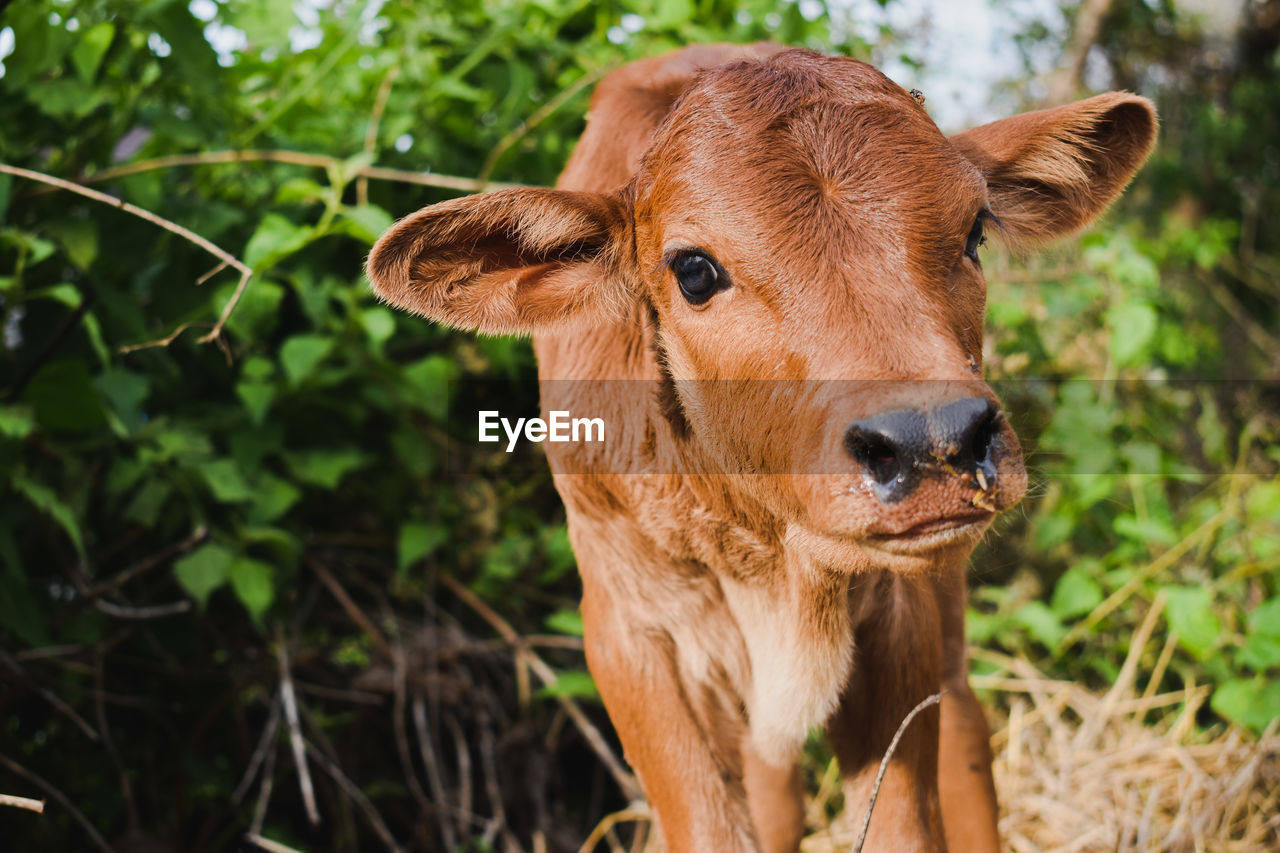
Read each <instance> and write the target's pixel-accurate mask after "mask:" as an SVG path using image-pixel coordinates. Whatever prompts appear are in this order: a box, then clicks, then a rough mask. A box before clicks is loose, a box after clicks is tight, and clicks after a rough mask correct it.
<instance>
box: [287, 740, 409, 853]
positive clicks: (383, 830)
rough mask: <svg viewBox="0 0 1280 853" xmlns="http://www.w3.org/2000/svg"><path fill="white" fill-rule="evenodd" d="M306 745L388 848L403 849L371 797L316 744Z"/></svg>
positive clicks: (321, 767) (307, 743)
mask: <svg viewBox="0 0 1280 853" xmlns="http://www.w3.org/2000/svg"><path fill="white" fill-rule="evenodd" d="M306 747H307V752H309V753H310V754H311V757H312V758H313V759H315V762H316V763H317V764H319V765H320V769H322V770H324V772H326V773H328V774H329V777H330V778H331V779H333V781H335V782H337V783H338V787H340V788H342V790H343V791H345V792H346V794H347V796H348V797H350V798H351V799H352V800H354V801H355V803H356V805H358V806H359V807H360V810H361V811H362V812H364V816H365V817H366V818H367V819H368V821H369V825H370V826H371V827H372V828H373V831H374V832H376V833H377V834H378V837H379V838H381V839H382V842H383V843H384V844H386V845H387V849H389V850H394V851H397V853H399V851H401V850H403V849H404V848H403V847H401V846H400V844H399V842H397V841H396V839H395V836H393V835H392V834H391V830H390V829H388V828H387V824H386V821H384V820H383V819H382V815H380V814H378V810H377V809H376V808H374V807H373V803H371V802H369V798H368V797H366V796H365V794H364V792H363V791H361V790H360V788H359V787H357V786H356V784H355V783H354V782H352V781H351V780H350V779H348V778H347V776H346V774H345V773H343V772H342V770H341V769H340V768H339V767H338V765H336V764H334V763H333V762H332V761H330V760H329V758H328V756H326V755H325V754H324V753H323V752H321V751H320V750H319V749H318V748H317V747H316V745H315V744H313V743H311V742H310V741H306Z"/></svg>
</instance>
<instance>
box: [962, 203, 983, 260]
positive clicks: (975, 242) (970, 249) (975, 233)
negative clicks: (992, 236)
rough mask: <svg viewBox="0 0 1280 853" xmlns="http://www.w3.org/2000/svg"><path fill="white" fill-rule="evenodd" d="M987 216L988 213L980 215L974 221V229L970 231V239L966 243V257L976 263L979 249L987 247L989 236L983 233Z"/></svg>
mask: <svg viewBox="0 0 1280 853" xmlns="http://www.w3.org/2000/svg"><path fill="white" fill-rule="evenodd" d="M986 216H987V214H986V211H983V212H982V213H979V214H978V218H977V219H975V220H973V227H972V228H970V229H969V237H968V239H966V240H965V241H964V255H965V257H966V258H968V259H969V260H971V261H973V262H974V263H977V262H978V249H979V248H981V247H982V246H985V245H987V235H985V234H983V233H982V221H983V220H984V219H985V218H986Z"/></svg>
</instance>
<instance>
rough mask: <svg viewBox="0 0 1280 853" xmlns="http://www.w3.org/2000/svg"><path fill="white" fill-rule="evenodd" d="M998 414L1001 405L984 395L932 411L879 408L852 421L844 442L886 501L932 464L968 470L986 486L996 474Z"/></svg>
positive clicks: (912, 485) (905, 490) (901, 494)
mask: <svg viewBox="0 0 1280 853" xmlns="http://www.w3.org/2000/svg"><path fill="white" fill-rule="evenodd" d="M998 419H999V413H998V412H997V411H996V407H995V406H994V405H992V403H991V402H990V401H989V400H987V399H986V398H984V397H969V398H966V399H964V400H957V401H956V402H954V403H948V404H947V405H945V406H943V407H942V408H940V409H934V410H932V411H929V412H921V411H917V410H915V409H898V410H895V411H891V412H880V413H879V414H875V415H872V416H870V417H867V418H862V419H861V420H856V421H854V422H853V423H851V424H850V425H849V429H848V430H847V431H846V432H845V436H844V446H845V449H846V450H848V451H849V455H850V456H852V457H853V458H854V460H855V461H856V462H857V463H858V464H859V465H861V466H862V467H863V469H864V470H865V471H866V473H867V476H868V478H870V480H871V486H872V489H873V490H874V491H875V493H876V495H877V496H878V497H879V498H880V500H882V501H885V502H890V503H891V502H893V501H899V500H902V499H903V498H905V497H906V496H907V495H909V494H911V492H912V490H913V489H915V487H916V484H917V483H919V482H920V477H921V475H922V474H923V473H924V472H925V471H928V470H931V469H936V470H941V471H953V472H956V473H962V474H969V475H971V476H972V477H973V478H974V481H975V482H976V483H977V484H978V485H979V486H980V487H981V488H983V489H985V488H986V486H987V484H988V483H994V482H995V479H996V466H995V463H994V462H993V461H992V459H991V440H992V438H993V437H994V436H995V433H996V430H997V429H998V426H999V424H998Z"/></svg>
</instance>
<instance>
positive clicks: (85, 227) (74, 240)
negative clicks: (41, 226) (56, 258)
mask: <svg viewBox="0 0 1280 853" xmlns="http://www.w3.org/2000/svg"><path fill="white" fill-rule="evenodd" d="M48 233H49V236H50V237H53V239H55V240H57V241H58V243H59V244H61V246H62V251H64V252H66V254H67V259H68V260H69V261H71V263H72V264H73V265H74V266H75V267H76V268H77V269H80V270H87V269H89V267H90V266H91V265H92V264H93V261H94V259H95V258H97V257H98V229H97V228H96V227H95V226H94V223H93V221H92V220H90V219H63V220H59V221H58V222H57V223H55V224H53V225H51V226H49V228H48ZM77 296H78V294H77ZM77 304H79V303H78V301H77Z"/></svg>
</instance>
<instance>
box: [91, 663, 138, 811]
mask: <svg viewBox="0 0 1280 853" xmlns="http://www.w3.org/2000/svg"><path fill="white" fill-rule="evenodd" d="M105 670H106V664H105V663H104V661H103V654H102V652H101V651H99V652H98V653H97V654H96V655H94V660H93V681H94V687H95V688H96V689H95V690H94V696H93V707H94V713H96V714H97V717H98V731H99V732H100V733H101V734H102V745H103V747H105V748H106V750H107V757H108V758H110V759H111V763H112V764H114V765H115V768H116V775H117V776H118V777H119V778H120V795H121V797H122V798H123V799H124V805H125V813H126V814H127V815H128V817H129V830H130V832H137V831H138V826H139V820H138V804H137V801H136V800H134V798H133V783H131V782H130V781H129V773H128V772H127V771H126V770H125V766H124V760H123V759H121V758H120V751H119V750H117V749H116V744H115V741H114V740H113V739H112V738H111V728H110V727H109V726H108V725H107V706H106V702H105V701H104V700H103V696H104V693H105V690H104V687H103V685H104V684H105V682H106V675H105Z"/></svg>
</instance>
